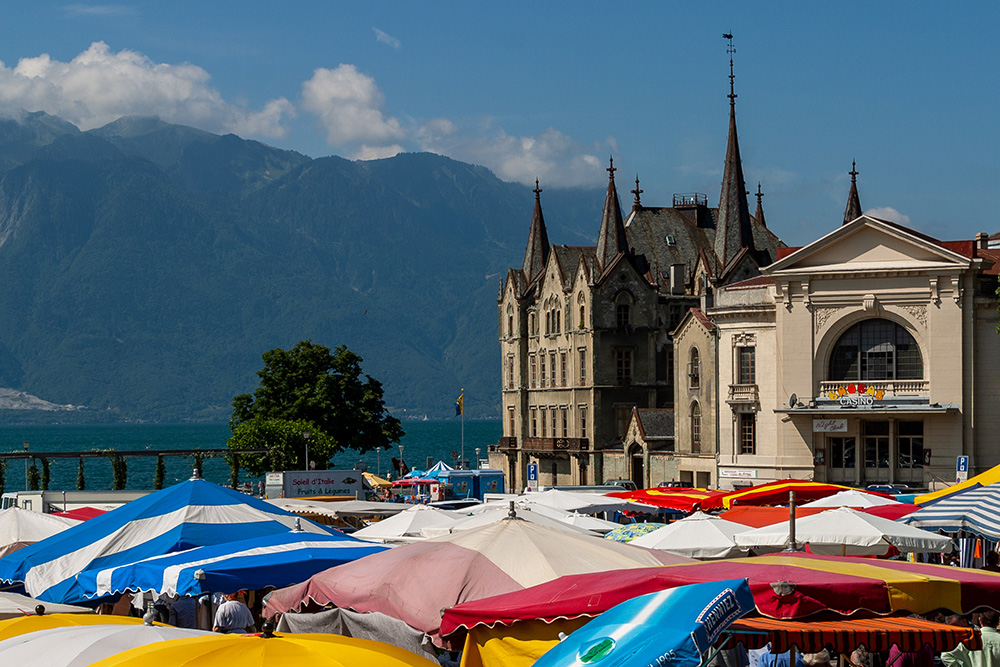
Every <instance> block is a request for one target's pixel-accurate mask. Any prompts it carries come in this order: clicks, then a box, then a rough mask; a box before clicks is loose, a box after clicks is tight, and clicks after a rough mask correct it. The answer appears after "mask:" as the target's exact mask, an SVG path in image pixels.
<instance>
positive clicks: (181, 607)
mask: <svg viewBox="0 0 1000 667" xmlns="http://www.w3.org/2000/svg"><path fill="white" fill-rule="evenodd" d="M169 622H170V625H172V626H174V627H177V628H197V627H198V601H197V600H195V599H194V598H193V597H191V596H190V595H185V596H182V597H179V598H177V599H176V600H174V601H173V602H172V603H171V604H170V619H169Z"/></svg>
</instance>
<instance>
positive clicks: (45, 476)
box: [41, 456, 52, 491]
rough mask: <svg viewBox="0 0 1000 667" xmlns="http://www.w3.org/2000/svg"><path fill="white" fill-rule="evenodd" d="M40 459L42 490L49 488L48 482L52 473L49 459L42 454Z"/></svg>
mask: <svg viewBox="0 0 1000 667" xmlns="http://www.w3.org/2000/svg"><path fill="white" fill-rule="evenodd" d="M41 461H42V491H48V490H49V482H50V481H51V480H52V473H51V470H49V460H48V459H47V458H45V457H44V456H43V457H42V458H41Z"/></svg>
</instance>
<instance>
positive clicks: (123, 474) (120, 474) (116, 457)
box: [107, 452, 128, 491]
mask: <svg viewBox="0 0 1000 667" xmlns="http://www.w3.org/2000/svg"><path fill="white" fill-rule="evenodd" d="M107 457H108V460H109V461H111V488H112V489H114V490H115V491H121V490H123V489H124V488H125V484H126V483H127V482H128V462H127V461H126V460H125V457H124V456H122V455H121V454H119V453H118V452H111V453H109V454H107Z"/></svg>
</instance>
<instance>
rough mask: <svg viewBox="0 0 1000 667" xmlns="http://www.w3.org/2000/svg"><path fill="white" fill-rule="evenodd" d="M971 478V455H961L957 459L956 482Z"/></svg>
mask: <svg viewBox="0 0 1000 667" xmlns="http://www.w3.org/2000/svg"><path fill="white" fill-rule="evenodd" d="M967 479H969V457H968V456H959V457H958V459H956V461H955V482H956V483H957V482H964V481H965V480H967Z"/></svg>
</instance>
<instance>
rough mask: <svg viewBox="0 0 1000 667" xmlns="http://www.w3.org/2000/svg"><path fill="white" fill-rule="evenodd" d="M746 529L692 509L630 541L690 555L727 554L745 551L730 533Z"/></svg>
mask: <svg viewBox="0 0 1000 667" xmlns="http://www.w3.org/2000/svg"><path fill="white" fill-rule="evenodd" d="M746 529H747V527H746V526H744V525H743V524H741V523H736V522H734V521H726V520H725V519H720V518H719V517H717V516H712V515H711V514H705V513H704V512H695V513H694V514H692V515H691V516H689V517H686V518H684V519H680V520H679V521H674V522H673V523H671V524H668V525H666V526H663V527H662V528H657V529H656V530H654V531H653V532H651V533H646V534H645V535H640V536H639V537H637V538H635V539H634V540H632V541H631V542H630V543H629V544H634V545H636V546H640V547H647V548H649V549H660V550H661V551H669V552H670V553H672V554H677V555H679V556H687V557H689V558H730V557H732V556H738V555H740V554H741V553H742V552H744V551H745V549H741V548H740V547H739V546H737V545H736V541H735V540H734V539H733V536H734V535H736V534H737V533H742V532H745V531H746Z"/></svg>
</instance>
